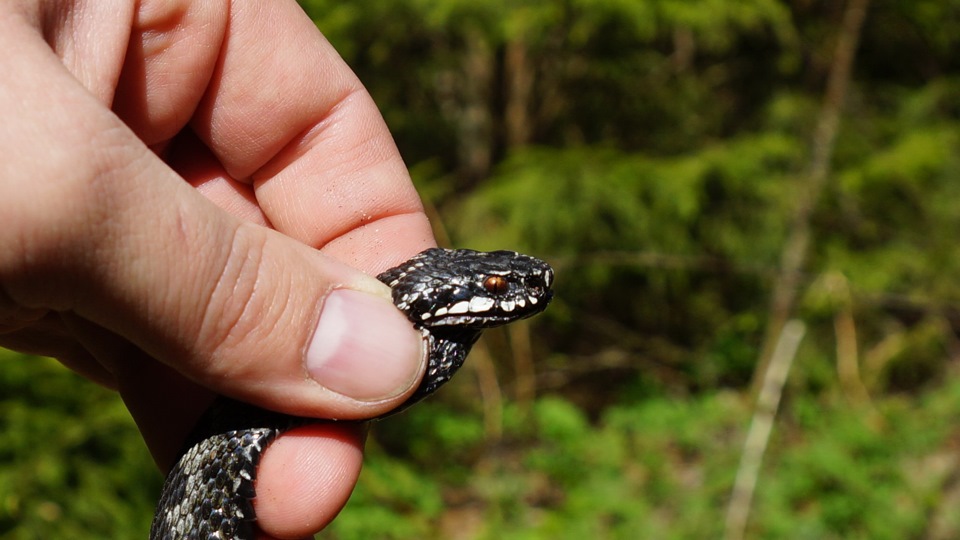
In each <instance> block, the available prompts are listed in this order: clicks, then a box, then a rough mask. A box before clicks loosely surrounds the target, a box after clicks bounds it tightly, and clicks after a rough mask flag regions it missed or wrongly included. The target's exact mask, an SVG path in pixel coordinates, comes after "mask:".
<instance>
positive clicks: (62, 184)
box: [0, 71, 423, 418]
mask: <svg viewBox="0 0 960 540" xmlns="http://www.w3.org/2000/svg"><path fill="white" fill-rule="evenodd" d="M46 76H47V77H48V79H47V80H46V87H47V88H52V87H56V88H57V90H58V99H57V100H56V101H49V100H42V99H39V98H37V99H34V97H33V96H31V95H30V94H29V93H26V92H24V93H23V94H22V95H20V96H18V100H19V101H18V100H13V101H15V102H18V103H20V106H19V107H16V108H14V110H11V111H9V112H10V113H11V114H12V115H13V118H11V119H10V121H11V122H15V123H16V125H22V126H33V127H32V128H31V129H30V130H25V131H24V132H23V133H20V134H19V135H16V136H14V134H12V133H8V135H11V136H10V137H3V136H0V146H3V147H5V148H9V149H12V151H11V152H10V153H9V154H7V157H5V166H4V171H7V173H9V174H6V173H5V174H4V175H3V176H4V178H3V181H2V182H0V201H2V202H0V207H2V214H3V215H4V216H5V217H4V227H3V229H2V230H0V284H2V286H3V290H4V293H5V295H3V296H4V298H3V302H0V317H2V316H3V312H4V311H8V312H17V311H18V310H20V311H22V310H38V311H44V310H48V311H55V312H70V313H71V314H72V315H73V316H76V317H78V318H80V319H82V320H84V321H87V322H89V323H90V324H92V325H93V326H95V327H99V328H102V329H103V330H105V331H106V332H108V333H110V334H113V335H116V336H119V337H121V338H123V339H124V340H126V341H128V342H129V343H131V344H133V345H134V346H135V347H136V348H137V349H138V350H140V351H142V352H143V353H145V355H147V356H149V357H151V358H154V359H156V360H159V361H160V362H161V363H162V364H164V365H166V366H169V367H170V368H172V369H173V370H174V371H175V372H177V373H179V374H181V375H183V376H185V377H186V378H187V379H190V380H192V381H194V382H197V383H200V384H201V385H203V386H205V387H208V388H210V389H212V390H215V391H217V392H219V393H223V394H227V395H230V396H234V397H237V398H240V399H245V400H250V401H254V402H256V403H258V404H260V405H262V406H266V407H270V408H274V409H278V410H281V411H283V412H288V413H293V414H304V415H310V416H330V417H338V418H357V417H364V416H370V415H375V414H377V413H379V412H383V411H385V410H388V409H389V408H391V406H393V405H396V404H398V403H399V402H401V401H402V399H403V397H404V396H405V394H406V393H408V392H409V391H411V390H412V388H413V386H414V384H415V382H416V380H417V378H418V374H419V372H420V370H421V369H422V368H421V365H422V357H423V353H422V351H421V349H422V340H421V338H420V336H419V334H418V333H417V332H416V331H415V330H414V329H413V328H412V326H411V325H410V324H409V322H408V321H406V319H405V318H404V316H403V315H402V314H401V313H400V312H399V311H398V310H396V309H395V308H394V307H393V306H392V304H391V302H390V300H389V293H388V290H387V288H386V287H385V286H384V285H382V284H381V283H379V282H378V281H377V280H375V279H374V278H372V277H369V276H367V275H365V274H362V273H360V272H358V271H356V270H353V269H351V268H349V267H347V266H345V265H343V264H340V263H337V262H335V261H334V260H332V259H330V258H328V257H325V256H323V255H322V254H320V253H319V252H317V251H316V250H314V249H312V248H310V247H308V246H305V245H303V244H300V243H298V242H296V241H294V240H292V239H290V238H288V237H286V236H284V235H282V234H280V233H277V232H276V231H273V230H270V229H268V228H266V227H262V226H258V225H255V224H251V223H248V222H244V221H241V220H239V219H237V218H235V217H232V216H230V215H229V214H227V213H226V212H223V211H222V210H220V209H219V208H217V207H216V206H215V205H213V204H212V203H210V202H209V201H207V200H206V199H205V198H204V197H203V196H201V195H200V194H198V193H197V192H196V191H195V190H194V189H193V188H191V187H190V186H189V185H187V184H186V183H185V182H184V181H183V180H182V179H181V178H179V177H178V176H177V175H176V174H175V173H173V171H171V170H170V169H169V168H168V167H167V166H166V165H165V164H164V163H163V162H162V161H161V160H160V159H159V158H157V157H156V156H155V155H154V154H153V153H152V152H151V151H150V150H149V149H148V148H147V147H146V146H144V145H143V143H142V142H141V141H139V140H138V139H137V138H136V137H135V135H134V134H133V133H132V132H131V131H130V130H129V129H128V128H127V127H126V126H124V125H123V124H122V123H121V122H120V121H119V120H118V119H117V118H116V117H115V116H114V115H113V114H112V113H110V112H109V111H108V110H106V109H105V108H103V107H102V106H101V105H100V104H99V102H97V100H96V99H95V98H93V97H92V96H91V95H89V94H88V93H86V92H85V91H84V90H83V89H82V88H81V87H79V85H76V83H75V81H73V79H72V78H70V76H69V74H67V73H66V72H65V71H63V72H53V73H47V74H46ZM51 141H52V143H51ZM51 146H55V147H53V148H51ZM37 152H40V154H37ZM37 179H40V180H42V181H37ZM106 361H107V362H108V365H107V366H106V367H107V368H108V369H110V370H111V371H112V372H113V373H114V374H115V375H116V376H117V377H118V379H119V378H122V377H125V376H131V377H133V376H137V370H138V366H137V365H136V362H135V361H133V360H130V361H129V362H127V361H126V360H125V359H124V358H121V357H113V358H110V359H107V360H106Z"/></svg>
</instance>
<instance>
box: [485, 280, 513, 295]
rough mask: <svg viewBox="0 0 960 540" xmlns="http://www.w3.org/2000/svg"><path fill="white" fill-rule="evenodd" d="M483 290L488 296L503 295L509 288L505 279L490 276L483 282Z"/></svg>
mask: <svg viewBox="0 0 960 540" xmlns="http://www.w3.org/2000/svg"><path fill="white" fill-rule="evenodd" d="M483 288H484V289H486V290H487V292H488V293H490V294H503V293H505V292H507V290H508V289H509V288H510V286H509V284H508V283H507V278H505V277H503V276H490V277H488V278H487V279H485V280H483Z"/></svg>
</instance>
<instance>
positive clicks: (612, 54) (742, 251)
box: [0, 0, 960, 540]
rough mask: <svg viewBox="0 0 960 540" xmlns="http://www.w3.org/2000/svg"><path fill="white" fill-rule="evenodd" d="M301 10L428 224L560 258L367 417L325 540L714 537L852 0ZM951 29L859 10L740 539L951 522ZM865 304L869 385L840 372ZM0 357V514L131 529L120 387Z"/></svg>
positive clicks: (869, 533)
mask: <svg viewBox="0 0 960 540" xmlns="http://www.w3.org/2000/svg"><path fill="white" fill-rule="evenodd" d="M301 4H302V5H303V6H304V8H305V9H306V10H307V11H308V13H309V14H310V15H311V17H313V18H314V20H315V21H316V23H317V25H318V26H319V28H320V29H321V30H322V31H323V32H324V34H325V35H326V36H327V38H328V39H329V40H330V41H331V42H332V43H333V44H334V46H335V47H336V48H337V49H338V51H340V53H341V54H342V55H343V56H344V58H345V59H346V60H347V62H348V63H349V64H350V65H351V67H353V68H354V70H355V71H356V72H357V74H358V75H359V76H360V78H361V79H362V80H363V82H364V83H365V85H366V86H367V87H368V89H369V90H370V92H371V94H372V95H373V96H374V99H375V100H376V101H377V103H378V105H379V106H380V108H381V110H382V111H383V114H384V116H385V118H386V119H387V122H388V124H389V125H390V128H391V130H392V131H393V133H394V135H395V137H396V140H397V143H398V145H399V147H400V149H401V152H402V153H403V155H404V157H405V159H406V160H407V162H408V164H409V165H410V168H411V172H412V175H413V177H414V181H415V182H416V183H417V186H418V188H419V189H420V192H421V194H422V195H423V197H424V199H425V203H426V205H427V209H428V212H430V214H431V215H432V217H433V219H434V224H435V226H436V230H437V233H438V235H439V236H440V237H441V238H443V239H448V240H449V241H450V242H451V243H453V244H455V245H458V246H465V247H476V248H498V247H511V248H517V249H521V250H524V251H528V252H531V253H534V254H539V255H542V256H544V257H546V258H547V259H548V260H550V261H551V262H552V263H554V264H555V265H556V267H557V269H558V276H559V278H558V284H557V286H558V293H557V298H556V301H555V305H554V306H552V307H551V309H550V310H548V312H547V313H546V314H545V315H543V316H541V317H539V318H537V319H535V320H533V321H531V323H530V324H529V325H522V326H519V327H517V328H516V329H511V330H510V331H508V332H492V333H490V335H489V336H488V337H487V338H486V339H485V341H484V342H483V346H482V347H481V349H480V350H479V351H477V353H475V354H474V356H473V360H472V362H471V364H470V366H472V367H469V368H467V370H466V371H465V372H464V374H463V375H461V376H460V377H459V378H458V379H457V380H455V381H454V382H453V383H451V386H450V387H449V388H448V389H445V390H444V391H443V392H441V394H440V396H438V397H437V398H435V399H434V400H431V401H430V402H428V403H425V404H423V405H422V406H419V407H417V408H415V409H413V410H411V411H410V412H408V413H407V414H405V415H402V416H401V417H398V418H395V419H391V420H390V421H388V422H383V423H382V424H380V425H378V426H377V427H376V429H375V431H374V433H373V434H372V436H371V441H370V452H369V458H368V461H367V466H366V469H365V471H364V473H363V475H362V476H361V480H360V484H359V486H358V488H357V491H356V492H355V494H354V496H353V498H352V499H351V501H350V503H349V504H348V506H347V508H346V509H345V510H344V512H343V513H342V514H341V516H340V517H339V518H338V519H337V520H336V521H335V522H334V524H333V525H332V526H331V527H330V528H329V529H328V530H327V531H325V532H324V533H323V534H322V537H324V538H332V539H344V540H346V539H354V538H388V539H392V538H396V539H406V538H471V539H472V538H477V539H487V538H490V539H493V538H497V539H501V538H506V539H533V538H612V539H616V538H624V539H627V538H630V539H632V538H711V537H719V536H721V535H722V533H723V523H724V515H725V512H726V504H727V502H728V500H729V496H730V490H731V487H732V484H733V479H734V475H735V474H736V470H737V466H738V461H739V458H740V453H741V450H742V445H743V440H744V436H745V432H746V428H747V425H748V423H749V420H750V416H751V414H752V410H751V402H750V399H749V396H748V390H749V387H748V385H749V382H750V380H751V378H752V377H753V376H754V369H755V363H756V360H757V356H758V350H757V349H758V347H759V345H760V343H761V341H762V339H763V332H764V329H765V327H766V322H767V320H768V309H769V296H770V292H771V288H772V285H773V281H774V279H775V278H776V272H777V269H778V266H779V264H780V257H781V250H782V246H783V244H784V239H785V238H786V237H787V235H788V232H789V229H790V227H791V226H793V223H792V222H791V220H792V217H793V215H794V208H795V206H796V204H797V200H798V198H799V197H800V196H801V193H802V192H803V189H804V182H805V178H806V177H805V170H806V168H807V167H808V163H809V160H810V148H811V141H812V138H813V130H814V125H815V123H816V118H817V115H818V111H819V108H820V103H821V101H822V96H823V87H824V80H825V78H826V76H827V72H828V71H829V68H830V65H831V63H832V61H833V50H834V44H835V41H836V36H837V33H838V32H839V27H840V19H841V15H842V9H843V6H844V4H845V3H844V2H810V1H784V0H749V1H742V2H728V1H722V0H599V1H598V0H591V1H586V0H567V1H564V2H560V1H556V0H528V1H521V2H504V1H495V2H466V1H461V0H443V1H431V2H424V1H412V2H404V3H382V2H381V3H377V2H333V1H330V0H303V1H302V2H301ZM958 46H960V1H957V0H946V1H943V0H921V1H911V2H905V1H892V0H888V1H876V2H874V3H873V4H872V5H871V6H870V11H869V13H868V17H867V20H866V24H865V27H864V33H863V36H862V38H861V44H860V47H859V50H858V56H857V58H856V60H855V64H854V76H853V81H852V85H851V91H850V95H849V96H848V97H847V101H846V108H845V111H844V114H843V120H842V124H841V129H840V133H839V137H838V139H837V146H836V151H835V153H834V159H833V162H832V169H831V175H830V179H829V181H828V183H827V187H826V190H825V191H824V193H823V194H822V197H821V198H820V200H819V201H818V204H817V205H816V206H815V208H814V212H813V214H812V217H811V227H812V228H811V232H812V239H811V254H810V259H809V261H808V263H807V265H806V266H805V268H804V275H803V277H802V280H801V288H802V290H801V293H802V294H801V298H802V300H801V304H800V306H799V309H798V313H797V314H796V315H797V316H798V317H800V318H802V319H803V320H804V322H805V323H806V324H807V325H808V328H809V332H808V334H807V338H806V340H805V341H804V342H803V344H802V345H801V348H800V351H799V355H798V358H797V361H796V364H795V367H794V370H793V371H792V372H791V374H790V378H789V380H788V382H787V387H786V390H785V395H784V401H783V403H782V405H781V410H780V414H779V416H778V417H777V422H776V425H775V427H774V431H773V438H772V440H771V443H770V447H769V450H768V453H767V455H766V459H765V461H764V464H763V468H762V469H761V477H760V481H759V485H758V487H757V494H756V497H755V500H754V505H753V511H752V513H751V517H750V522H749V529H748V534H749V536H750V537H752V538H791V539H795V538H817V539H821V538H837V539H839V538H891V539H897V538H931V539H946V538H956V537H960V519H958V518H957V517H955V513H954V512H953V511H952V509H953V508H955V507H956V504H957V501H958V500H960V481H958V478H960V460H958V459H957V458H956V455H955V454H956V452H955V446H956V444H957V441H958V440H960V428H958V425H960V424H958V421H957V420H958V415H960V376H958V369H957V362H956V356H957V336H958V330H960V280H958V279H957V278H956V276H958V275H960V243H958V242H956V240H955V237H956V235H957V234H958V233H960V212H958V211H957V208H958V207H960V182H958V181H957V179H958V177H960V157H958V156H960V153H958V148H960V145H958V143H960V55H958V54H957V52H958V50H960V47H958ZM304 61H309V58H305V60H304ZM838 284H839V285H838ZM847 315H849V316H850V317H851V318H852V320H853V321H854V329H855V335H854V336H853V339H854V342H855V343H856V345H857V361H858V362H859V370H860V378H861V381H860V382H862V384H863V386H864V388H866V390H867V392H868V395H869V396H870V401H869V402H863V401H862V400H858V399H855V398H854V397H853V396H851V393H850V391H849V388H847V387H845V385H844V384H842V383H841V381H840V380H839V378H838V376H837V363H838V361H837V358H836V354H837V353H836V347H837V340H838V337H839V336H838V328H839V326H838V324H837V321H838V320H839V319H838V317H840V316H847ZM847 337H849V336H847ZM528 342H529V349H528V346H527V345H525V344H526V343H528ZM2 361H3V365H4V370H3V371H2V372H0V396H2V397H0V407H2V410H0V425H2V427H3V430H2V432H3V434H4V435H5V440H6V441H9V442H8V443H7V444H5V445H4V446H2V447H0V453H2V454H3V457H4V459H3V460H2V461H0V462H2V463H3V464H4V465H3V466H2V467H0V538H12V539H28V538H63V537H68V535H70V536H73V537H77V538H103V537H113V538H142V537H145V535H146V530H147V526H148V523H149V518H150V512H151V509H152V504H153V497H155V494H156V492H157V490H158V487H159V475H158V474H157V473H156V472H155V471H154V470H153V468H152V464H151V462H150V459H149V457H148V455H147V453H146V451H145V450H144V449H143V448H142V443H140V442H139V440H138V438H137V435H136V431H135V429H134V428H133V427H132V425H131V422H130V421H129V417H128V416H127V415H126V413H125V412H124V411H123V408H122V406H121V405H120V404H119V402H118V401H117V400H116V399H115V398H113V397H112V396H110V395H109V394H108V393H107V392H105V391H103V390H101V389H98V388H95V387H93V385H91V384H89V383H84V382H82V381H79V380H78V379H77V378H76V377H75V376H72V375H70V374H67V373H65V372H64V371H63V370H62V369H59V368H57V367H56V366H55V365H53V364H52V363H51V362H50V361H47V360H43V359H36V358H24V357H16V356H15V355H7V356H6V357H4V358H3V359H2Z"/></svg>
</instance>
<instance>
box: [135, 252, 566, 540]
mask: <svg viewBox="0 0 960 540" xmlns="http://www.w3.org/2000/svg"><path fill="white" fill-rule="evenodd" d="M377 277H378V278H379V279H380V281H382V282H384V283H386V284H387V285H389V286H390V288H391V289H392V290H393V301H394V304H396V306H397V307H398V308H399V309H400V310H402V311H403V312H404V313H406V315H407V318H409V319H410V321H411V322H412V323H413V324H414V326H416V327H417V328H418V329H419V330H420V332H421V333H422V334H423V337H424V340H425V341H426V343H427V349H428V351H427V364H428V365H427V370H426V372H425V373H424V375H423V379H422V380H421V381H420V385H419V386H418V387H417V389H416V390H415V391H414V392H413V395H411V396H410V398H408V399H407V400H406V401H405V402H403V403H402V404H401V405H400V406H398V407H396V408H395V409H393V410H392V411H389V412H387V413H385V414H383V415H381V416H379V417H378V418H383V417H385V416H389V415H391V414H394V413H396V412H399V411H401V410H403V409H406V408H407V407H409V406H410V405H413V404H414V403H416V402H418V401H420V400H421V399H423V398H424V397H426V396H428V395H430V394H432V393H433V392H434V391H435V390H436V389H437V388H439V387H440V386H442V385H443V384H444V383H445V382H447V381H448V380H450V378H451V377H452V376H453V374H454V373H456V371H457V369H459V368H460V366H461V365H462V364H463V361H464V359H465V358H466V356H467V353H468V352H469V351H470V347H471V346H472V345H473V344H474V342H476V340H477V338H478V337H479V336H480V332H481V331H482V330H483V329H484V328H489V327H492V326H500V325H503V324H507V323H509V322H512V321H515V320H518V319H523V318H526V317H530V316H532V315H535V314H537V313H539V312H541V311H543V310H544V309H545V308H546V307H547V304H548V303H549V302H550V298H551V297H552V295H553V292H552V291H551V286H552V285H553V270H551V269H550V267H549V266H548V265H547V264H546V263H545V262H543V261H541V260H539V259H535V258H533V257H528V256H526V255H521V254H519V253H515V252H513V251H491V252H486V253H485V252H479V251H472V250H450V249H428V250H426V251H424V252H423V253H420V254H419V255H417V256H415V257H413V258H412V259H410V260H409V261H407V262H405V263H404V264H402V265H400V266H398V267H396V268H393V269H391V270H387V271H386V272H384V273H382V274H380V275H379V276H377ZM370 331H371V332H376V328H371V329H370ZM317 421H318V420H316V419H307V418H294V417H291V416H288V415H285V414H281V413H277V412H273V411H267V410H264V409H260V408H258V407H255V406H253V405H250V404H247V403H241V402H238V401H234V400H230V399H226V398H221V399H218V400H217V402H215V403H214V405H213V406H212V407H211V408H210V409H209V410H208V411H207V413H206V414H205V415H204V417H203V418H201V420H200V421H199V423H198V424H197V426H196V427H195V428H194V431H193V433H192V434H191V435H190V436H189V437H188V442H187V445H186V448H185V449H184V451H183V453H182V454H181V456H180V459H179V461H178V462H177V464H176V465H175V466H174V468H173V469H172V470H171V471H170V474H168V475H167V480H166V482H165V483H164V486H163V491H162V493H161V496H160V501H159V503H158V505H157V513H156V515H155V516H154V521H153V525H152V527H151V529H150V539H151V540H194V539H198V540H199V539H203V540H210V539H220V540H252V539H253V538H254V537H255V532H254V525H253V522H254V521H255V520H256V514H255V513H254V507H253V499H254V498H255V497H256V490H255V485H254V482H255V479H256V471H257V464H258V463H259V461H260V456H261V454H262V452H263V451H264V450H265V449H266V447H267V446H268V445H269V444H270V443H271V441H273V440H274V439H275V438H276V437H277V436H278V435H279V434H280V433H282V432H283V431H284V430H286V429H289V428H291V427H294V426H298V425H304V424H306V423H311V422H317Z"/></svg>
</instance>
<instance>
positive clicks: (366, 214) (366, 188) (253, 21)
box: [191, 1, 433, 272]
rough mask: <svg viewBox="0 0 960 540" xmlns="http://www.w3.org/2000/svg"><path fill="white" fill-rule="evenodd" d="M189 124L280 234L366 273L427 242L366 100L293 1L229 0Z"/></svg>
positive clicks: (396, 158) (386, 137)
mask: <svg viewBox="0 0 960 540" xmlns="http://www.w3.org/2000/svg"><path fill="white" fill-rule="evenodd" d="M280 35H282V36H283V37H282V38H280V39H273V40H269V41H268V40H266V39H265V36H280ZM191 125H192V126H193V128H194V130H196V132H197V133H198V134H199V135H200V137H201V138H202V139H203V140H204V141H205V142H206V144H207V145H208V146H209V147H210V149H211V150H212V151H213V153H214V154H215V155H216V156H217V157H218V158H219V160H220V162H221V163H222V164H223V166H224V168H225V170H226V171H227V172H228V173H229V174H230V175H231V176H232V177H234V178H239V179H249V180H250V181H251V182H252V183H253V186H254V188H255V194H256V198H257V201H258V203H259V204H260V207H261V209H262V210H263V212H264V214H265V215H266V217H267V218H268V219H269V220H270V223H271V224H272V225H273V227H275V228H276V229H277V230H279V231H281V232H283V233H284V234H286V235H288V236H291V237H293V238H296V239H298V240H300V241H301V242H304V243H306V244H308V245H311V246H314V247H318V248H323V249H324V251H326V252H327V253H328V254H331V255H334V256H336V257H337V258H340V259H341V260H344V261H345V262H348V263H350V264H353V265H355V266H359V267H361V268H362V269H364V270H367V271H368V272H376V271H380V270H383V269H385V268H387V267H389V266H391V265H393V264H395V263H398V262H400V261H402V260H404V259H406V258H407V257H408V256H409V255H412V254H413V253H415V252H417V251H420V250H422V249H423V248H425V247H429V246H430V245H432V244H433V240H432V236H431V234H430V229H429V224H428V222H427V220H426V218H425V216H424V214H423V208H422V206H421V203H420V199H419V197H418V195H417V193H416V191H415V190H414V188H413V186H412V184H411V182H410V178H409V175H408V173H407V171H406V167H405V166H404V163H403V160H402V159H401V157H400V154H399V152H398V151H397V148H396V145H395V144H394V142H393V139H392V137H391V136H390V133H389V131H388V130H387V126H386V124H385V123H384V121H383V118H382V117H381V115H380V113H379V111H378V110H377V108H376V106H375V104H374V103H373V100H372V99H371V98H370V95H369V94H368V93H367V91H366V90H365V89H364V88H363V85H362V84H361V83H360V81H359V80H358V79H357V77H356V76H355V75H354V74H353V72H352V71H351V70H350V68H349V67H348V66H347V65H346V63H345V62H344V61H343V60H342V59H341V58H340V56H339V55H338V54H337V52H336V51H335V50H334V49H333V47H332V46H331V45H330V44H329V43H328V42H327V41H326V40H325V39H324V37H323V36H322V35H321V34H320V32H319V31H318V30H317V28H316V26H315V25H314V24H313V23H312V21H310V20H309V19H308V18H307V17H306V15H305V14H304V13H303V11H302V10H301V9H300V8H299V6H297V5H296V4H295V3H293V2H275V1H270V2H265V1H257V2H237V3H234V4H233V5H232V9H231V12H230V18H229V21H228V26H227V34H226V36H225V39H224V44H223V49H222V51H221V54H220V58H219V61H218V64H217V66H216V69H215V70H214V72H213V76H212V78H211V81H210V84H209V87H208V91H207V93H206V95H204V97H203V99H202V100H201V102H200V104H199V107H198V108H197V112H196V114H195V115H194V116H193V119H192V121H191Z"/></svg>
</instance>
